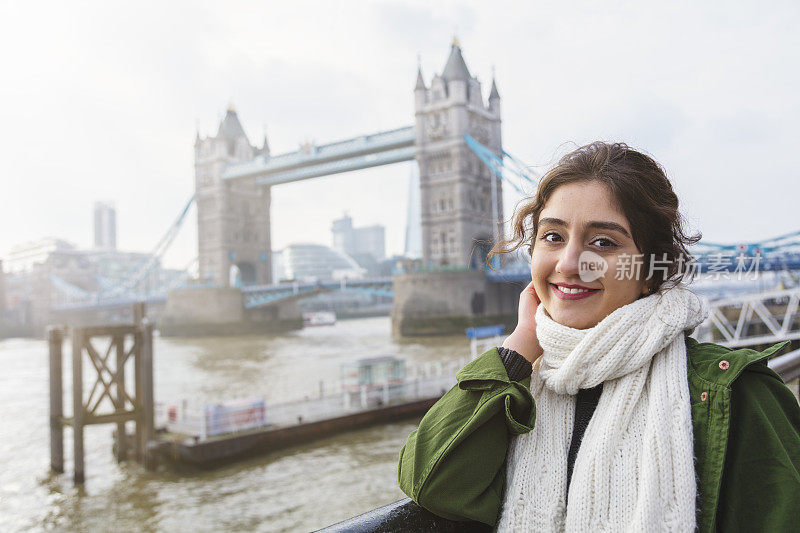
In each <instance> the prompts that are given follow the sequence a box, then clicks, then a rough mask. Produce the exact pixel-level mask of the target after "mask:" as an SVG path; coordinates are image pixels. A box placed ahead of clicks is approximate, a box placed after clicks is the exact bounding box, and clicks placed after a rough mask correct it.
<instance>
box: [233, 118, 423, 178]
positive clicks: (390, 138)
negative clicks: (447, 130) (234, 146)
mask: <svg viewBox="0 0 800 533" xmlns="http://www.w3.org/2000/svg"><path fill="white" fill-rule="evenodd" d="M415 156H416V152H415V149H414V127H413V126H406V127H403V128H397V129H394V130H389V131H383V132H379V133H373V134H371V135H362V136H359V137H353V138H352V139H345V140H343V141H337V142H333V143H329V144H322V145H319V146H316V145H312V144H308V145H306V146H304V147H302V148H301V149H300V150H297V151H294V152H289V153H286V154H281V155H276V156H269V157H265V156H263V155H261V156H258V157H256V158H254V159H253V160H252V161H247V162H244V163H238V164H232V165H230V166H228V167H227V168H226V169H225V172H224V173H223V175H222V178H223V179H226V180H229V179H237V178H252V177H256V178H258V179H257V182H258V184H259V185H267V186H271V185H278V184H280V183H290V182H293V181H300V180H305V179H309V178H316V177H321V176H329V175H331V174H338V173H341V172H350V171H352V170H361V169H364V168H371V167H377V166H381V165H386V164H390V163H399V162H401V161H411V160H412V159H414V158H415Z"/></svg>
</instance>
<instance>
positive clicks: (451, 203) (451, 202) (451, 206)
mask: <svg viewBox="0 0 800 533" xmlns="http://www.w3.org/2000/svg"><path fill="white" fill-rule="evenodd" d="M447 204H448V206H449V207H450V211H452V210H453V199H452V198H450V199H449V200H447Z"/></svg>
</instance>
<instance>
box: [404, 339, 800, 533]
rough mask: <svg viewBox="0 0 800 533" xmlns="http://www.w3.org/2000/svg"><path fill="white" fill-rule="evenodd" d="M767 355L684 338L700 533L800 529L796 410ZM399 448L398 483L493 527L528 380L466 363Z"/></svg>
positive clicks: (416, 496) (490, 361)
mask: <svg viewBox="0 0 800 533" xmlns="http://www.w3.org/2000/svg"><path fill="white" fill-rule="evenodd" d="M787 343H788V341H785V342H781V343H778V344H775V345H774V346H771V347H770V348H768V349H766V350H764V351H761V352H759V351H755V350H750V349H737V350H730V349H728V348H725V347H723V346H720V345H718V344H713V343H698V342H697V341H696V340H695V339H694V338H692V337H689V336H688V335H687V336H686V346H687V356H688V376H689V392H690V395H691V403H692V406H691V408H692V425H693V431H694V454H695V458H696V462H695V465H696V473H697V480H698V500H697V512H698V516H697V525H698V531H701V532H711V531H748V532H753V531H800V406H798V403H797V400H796V399H795V397H794V395H793V394H792V392H791V391H790V390H789V388H788V387H786V385H784V383H783V381H782V380H781V378H780V377H779V376H778V375H777V374H775V373H774V372H773V371H772V370H770V369H769V368H768V367H767V364H766V361H767V359H768V358H769V357H770V356H771V355H772V354H774V353H776V352H777V351H779V350H780V349H781V348H783V347H784V346H785V345H786V344H787ZM456 379H457V380H458V384H457V385H455V386H454V387H453V388H452V389H450V390H449V391H448V392H447V393H445V394H444V395H443V396H442V397H441V398H440V399H439V400H438V401H437V402H436V404H434V405H433V406H432V407H431V408H430V409H429V410H428V412H427V413H426V414H425V416H424V417H423V418H422V420H421V421H420V424H419V427H418V428H417V429H415V430H414V431H413V432H411V434H410V435H409V436H408V439H407V441H406V443H405V445H404V446H403V448H402V449H401V450H400V456H399V465H398V482H399V485H400V488H401V490H402V491H403V492H404V493H406V494H407V495H408V496H409V497H411V499H413V500H414V501H415V502H416V503H417V504H419V505H420V506H422V507H424V508H426V509H428V510H429V511H431V512H433V513H435V514H437V515H439V516H442V517H444V518H448V519H450V520H477V521H480V522H484V523H486V524H489V525H492V526H494V525H495V524H496V523H497V521H498V519H499V516H498V515H499V512H500V507H501V504H502V500H503V491H504V489H505V479H506V476H505V467H506V451H507V447H508V441H509V438H510V436H512V435H519V434H522V433H526V432H528V431H530V430H531V429H533V424H534V422H535V420H536V406H535V404H534V400H533V396H532V395H531V392H530V388H529V387H530V377H527V378H525V379H524V380H522V381H520V382H517V381H511V380H509V378H508V374H507V373H506V370H505V367H504V366H503V363H502V361H501V360H500V356H499V354H498V352H497V348H492V349H491V350H488V351H487V352H485V353H483V354H482V355H480V356H478V357H477V358H475V359H474V360H472V361H471V362H469V363H468V364H467V365H465V366H464V367H463V368H462V369H461V370H459V371H458V373H457V374H456Z"/></svg>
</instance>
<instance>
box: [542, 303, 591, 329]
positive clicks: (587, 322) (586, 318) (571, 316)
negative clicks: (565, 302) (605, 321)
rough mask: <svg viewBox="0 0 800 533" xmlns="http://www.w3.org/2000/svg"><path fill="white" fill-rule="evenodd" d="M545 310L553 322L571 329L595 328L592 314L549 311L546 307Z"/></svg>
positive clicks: (572, 311) (565, 310) (561, 310)
mask: <svg viewBox="0 0 800 533" xmlns="http://www.w3.org/2000/svg"><path fill="white" fill-rule="evenodd" d="M545 310H546V311H547V314H548V315H549V316H550V318H552V319H553V320H554V321H556V322H558V323H559V324H561V325H562V326H567V327H569V328H573V329H589V328H591V327H593V326H596V325H597V322H598V320H596V319H595V317H594V314H593V313H591V314H590V313H587V312H586V311H585V310H580V311H579V310H570V309H553V310H552V311H551V309H548V308H547V307H545Z"/></svg>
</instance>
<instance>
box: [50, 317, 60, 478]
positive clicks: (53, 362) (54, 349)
mask: <svg viewBox="0 0 800 533" xmlns="http://www.w3.org/2000/svg"><path fill="white" fill-rule="evenodd" d="M47 337H48V345H49V347H50V470H52V471H53V472H55V473H57V474H62V473H63V472H64V426H63V423H62V419H63V417H64V406H63V401H64V390H63V376H62V374H63V371H62V366H61V365H62V362H61V361H62V357H61V356H62V353H61V350H62V345H63V342H64V330H63V329H61V328H59V327H51V328H50V329H49V330H48V332H47Z"/></svg>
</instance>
